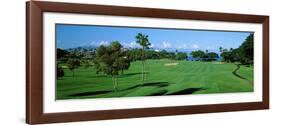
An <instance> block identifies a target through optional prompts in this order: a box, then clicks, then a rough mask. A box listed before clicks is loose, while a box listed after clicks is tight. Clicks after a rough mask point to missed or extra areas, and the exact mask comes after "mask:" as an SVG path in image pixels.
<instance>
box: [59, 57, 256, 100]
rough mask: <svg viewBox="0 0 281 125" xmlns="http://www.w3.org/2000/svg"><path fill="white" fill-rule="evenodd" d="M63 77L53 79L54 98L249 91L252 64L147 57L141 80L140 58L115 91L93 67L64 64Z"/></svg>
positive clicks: (106, 79)
mask: <svg viewBox="0 0 281 125" xmlns="http://www.w3.org/2000/svg"><path fill="white" fill-rule="evenodd" d="M64 68H65V69H64V71H65V76H64V77H62V78H60V79H59V80H57V84H56V87H57V90H56V91H57V99H82V98H108V97H132V96H160V95H183V94H207V93H230V92H251V91H253V83H252V81H253V67H245V66H240V68H239V70H237V71H236V73H237V74H238V75H239V76H242V77H243V78H246V80H245V79H241V78H239V77H237V76H236V75H234V74H233V71H234V70H235V69H237V65H235V64H232V63H219V62H200V61H170V60H166V59H162V60H147V61H146V63H145V69H146V73H145V81H142V80H141V71H142V65H141V62H140V61H137V62H133V63H131V66H130V68H129V70H126V71H124V74H123V75H119V76H118V86H117V89H118V90H117V91H114V89H113V84H112V81H111V77H110V76H107V75H105V74H95V69H94V67H90V68H84V67H83V66H81V67H80V68H78V69H76V70H75V77H72V72H71V71H70V70H69V69H67V68H66V67H64Z"/></svg>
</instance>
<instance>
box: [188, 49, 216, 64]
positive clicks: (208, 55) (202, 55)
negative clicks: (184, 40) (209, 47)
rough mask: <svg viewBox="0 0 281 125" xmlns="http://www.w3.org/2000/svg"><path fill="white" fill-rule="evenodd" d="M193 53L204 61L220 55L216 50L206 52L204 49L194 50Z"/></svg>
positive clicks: (212, 59) (196, 58)
mask: <svg viewBox="0 0 281 125" xmlns="http://www.w3.org/2000/svg"><path fill="white" fill-rule="evenodd" d="M191 55H192V57H193V58H194V59H195V60H202V61H215V60H217V58H218V57H219V55H218V54H217V53H215V52H208V51H206V52H204V51H202V50H197V51H192V52H191Z"/></svg>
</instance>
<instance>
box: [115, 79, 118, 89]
mask: <svg viewBox="0 0 281 125" xmlns="http://www.w3.org/2000/svg"><path fill="white" fill-rule="evenodd" d="M117 87H118V81H117V78H116V77H115V91H117Z"/></svg>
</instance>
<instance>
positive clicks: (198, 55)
mask: <svg viewBox="0 0 281 125" xmlns="http://www.w3.org/2000/svg"><path fill="white" fill-rule="evenodd" d="M191 55H192V57H193V58H201V59H202V58H204V55H205V53H204V52H203V51H201V50H197V51H192V52H191Z"/></svg>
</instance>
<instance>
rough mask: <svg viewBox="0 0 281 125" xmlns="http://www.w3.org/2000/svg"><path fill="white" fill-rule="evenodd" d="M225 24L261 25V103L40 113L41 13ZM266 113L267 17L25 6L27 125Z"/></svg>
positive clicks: (63, 5) (49, 4) (86, 6)
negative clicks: (172, 116) (223, 22)
mask: <svg viewBox="0 0 281 125" xmlns="http://www.w3.org/2000/svg"><path fill="white" fill-rule="evenodd" d="M44 12H62V13H81V14H99V15H115V16H129V17H151V18H170V19H189V20H205V21H228V22H242V23H258V24H262V30H263V33H262V41H263V43H262V44H263V55H262V58H263V62H262V63H263V64H262V66H263V68H262V70H263V76H262V77H263V81H262V84H263V86H262V87H263V88H262V101H261V102H247V103H231V104H211V105H194V106H174V107H158V108H138V109H120V110H103V111H82V112H66V113H47V114H46V113H44V112H43V48H44V47H43V16H42V15H43V13H44ZM257 109H269V16H260V15H245V14H228V13H215V12H198V11H182V10H168V9H151V8H135V7H121V6H104V5H90V4H73V3H56V2H39V1H30V2H27V4H26V122H27V123H29V124H37V123H55V122H73V121H86V120H104V119H119V118H133V117H151V116H165V115H181V114H195V113H211V112H226V111H242V110H257Z"/></svg>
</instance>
